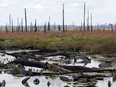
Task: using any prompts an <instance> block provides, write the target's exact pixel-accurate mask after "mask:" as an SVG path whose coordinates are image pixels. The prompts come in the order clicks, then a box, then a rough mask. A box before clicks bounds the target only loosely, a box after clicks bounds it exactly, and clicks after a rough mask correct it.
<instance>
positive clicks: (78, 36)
mask: <svg viewBox="0 0 116 87" xmlns="http://www.w3.org/2000/svg"><path fill="white" fill-rule="evenodd" d="M0 38H3V39H5V41H4V42H1V43H0V44H1V45H3V46H4V44H5V46H9V44H10V45H14V46H15V45H16V46H21V47H29V46H34V47H36V48H43V49H44V48H48V49H70V48H81V50H85V51H90V52H95V53H116V32H115V31H114V32H111V31H105V32H103V31H99V32H97V31H93V32H84V33H83V32H79V31H67V32H65V33H62V32H60V31H51V32H47V34H44V33H43V32H41V31H39V32H14V33H11V32H9V33H5V32H0Z"/></svg>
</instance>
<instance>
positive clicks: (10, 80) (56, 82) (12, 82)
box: [0, 55, 116, 87]
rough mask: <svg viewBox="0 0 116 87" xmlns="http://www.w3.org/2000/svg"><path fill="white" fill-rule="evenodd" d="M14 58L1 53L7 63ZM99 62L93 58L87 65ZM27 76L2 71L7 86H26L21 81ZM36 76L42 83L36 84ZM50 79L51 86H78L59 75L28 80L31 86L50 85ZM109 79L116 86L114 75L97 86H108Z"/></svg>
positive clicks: (96, 64) (2, 59) (0, 57)
mask: <svg viewBox="0 0 116 87" xmlns="http://www.w3.org/2000/svg"><path fill="white" fill-rule="evenodd" d="M6 59H7V60H6ZM14 59H15V58H14V57H12V56H9V55H5V56H2V55H0V61H1V62H5V63H7V61H12V60H14ZM99 64H100V62H98V61H96V60H94V59H92V60H91V63H89V64H87V65H86V66H87V67H98V65H99ZM75 65H78V64H75ZM80 65H81V64H80ZM25 77H26V76H25ZM25 77H15V76H12V75H10V74H5V73H2V74H0V82H1V81H2V80H5V81H6V86H5V87H25V86H23V85H22V83H21V81H22V80H23V79H24V78H25ZM36 78H38V79H39V80H40V83H39V84H38V85H35V84H34V83H33V80H34V79H36ZM48 81H50V83H51V85H50V87H64V86H66V85H68V86H69V87H78V85H74V84H67V83H66V82H63V81H61V80H60V78H59V77H49V76H32V77H31V78H30V79H29V80H28V83H29V85H30V87H48V86H47V82H48ZM108 81H111V84H112V85H111V87H116V81H113V78H112V77H104V78H103V80H98V82H97V84H96V87H108Z"/></svg>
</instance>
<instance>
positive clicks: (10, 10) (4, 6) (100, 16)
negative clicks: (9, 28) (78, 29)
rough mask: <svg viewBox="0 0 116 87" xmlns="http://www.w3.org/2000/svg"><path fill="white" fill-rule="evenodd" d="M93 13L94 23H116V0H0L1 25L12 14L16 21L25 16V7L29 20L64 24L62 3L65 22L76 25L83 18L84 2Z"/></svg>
mask: <svg viewBox="0 0 116 87" xmlns="http://www.w3.org/2000/svg"><path fill="white" fill-rule="evenodd" d="M84 1H85V2H86V7H87V9H89V10H90V12H92V13H93V24H97V23H102V24H104V23H113V24H114V23H116V0H0V25H2V24H3V25H4V24H6V22H8V15H9V14H11V15H12V18H13V19H14V21H15V23H16V20H17V17H18V18H24V8H27V16H28V22H30V21H32V22H34V19H35V18H36V19H37V21H38V23H39V24H41V23H44V22H45V21H48V19H49V16H51V23H53V22H54V21H55V22H56V24H62V4H63V3H64V4H65V24H72V23H73V21H74V23H75V24H76V25H79V24H80V23H81V20H82V19H83V3H84Z"/></svg>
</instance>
